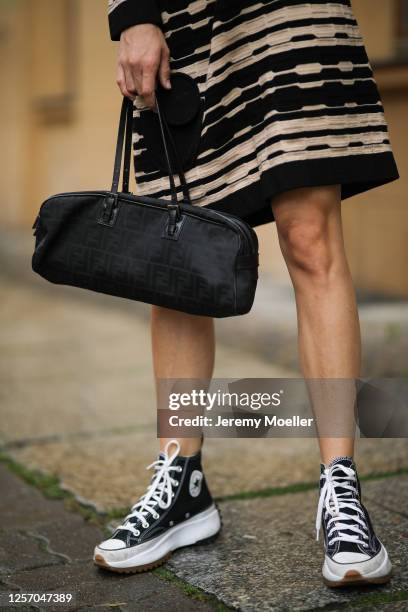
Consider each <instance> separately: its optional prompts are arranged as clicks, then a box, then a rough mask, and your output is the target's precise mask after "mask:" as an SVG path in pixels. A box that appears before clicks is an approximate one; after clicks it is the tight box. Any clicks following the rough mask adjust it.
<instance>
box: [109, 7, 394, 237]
mask: <svg viewBox="0 0 408 612" xmlns="http://www.w3.org/2000/svg"><path fill="white" fill-rule="evenodd" d="M108 11H109V24H110V32H111V38H112V39H113V40H118V39H119V37H120V33H121V31H123V30H124V29H126V28H127V27H130V26H131V25H135V24H137V23H146V22H147V23H155V24H157V25H159V26H160V27H161V28H162V30H163V32H164V34H165V37H166V40H167V43H168V46H169V48H170V54H171V63H170V65H171V70H172V72H177V71H181V72H185V73H187V74H189V75H190V76H192V77H193V78H194V79H195V81H196V83H197V84H198V87H199V90H200V94H201V96H202V97H203V98H204V101H205V102H204V104H205V106H204V109H205V110H204V117H203V124H202V132H201V141H200V146H199V151H198V156H197V158H196V161H195V164H194V167H192V168H190V169H189V170H188V171H187V173H186V179H187V181H188V184H189V186H190V192H191V196H192V200H193V203H194V204H196V205H198V206H207V205H208V206H210V207H213V208H217V209H222V210H225V211H227V212H230V213H233V214H236V215H239V216H241V217H243V218H245V220H246V221H248V222H249V223H250V224H251V225H253V226H255V225H259V224H262V223H266V222H268V221H272V220H273V216H272V212H271V207H270V200H271V198H272V197H273V196H274V195H276V194H278V193H280V192H283V191H286V190H289V189H293V188H296V187H305V186H314V185H315V186H316V185H324V184H341V187H342V198H343V199H344V198H347V197H349V196H352V195H354V194H357V193H361V192H363V191H366V190H368V189H371V188H373V187H376V186H379V185H382V184H385V183H387V182H389V181H392V180H394V179H396V178H398V171H397V167H396V164H395V160H394V157H393V153H392V149H391V146H390V141H389V135H388V128H387V124H386V120H385V117H384V112H383V107H382V103H381V99H380V96H379V93H378V89H377V86H376V83H375V80H374V78H373V73H372V70H371V66H370V63H369V60H368V57H367V54H366V51H365V47H364V43H363V41H362V38H361V33H360V30H359V27H358V24H357V23H356V20H355V17H354V14H353V10H352V7H351V4H350V0H332V1H331V2H327V1H326V0H309V2H302V1H301V0H258V1H257V0H255V1H249V0H195V1H193V2H189V1H188V0H109V9H108ZM151 112H152V111H151V110H148V109H147V108H146V107H145V106H144V104H143V101H142V99H141V98H139V97H138V98H137V99H136V101H135V114H134V116H135V134H134V149H135V155H136V158H135V159H136V182H137V186H138V187H137V190H138V193H140V194H142V195H155V196H159V197H166V196H168V195H169V189H168V180H167V179H166V176H165V174H164V173H163V172H162V171H161V170H160V169H158V168H151V167H149V168H146V167H144V165H143V152H144V150H145V143H144V139H143V137H142V135H141V133H140V132H141V130H140V131H139V130H138V125H140V122H143V118H144V116H145V114H146V113H151Z"/></svg>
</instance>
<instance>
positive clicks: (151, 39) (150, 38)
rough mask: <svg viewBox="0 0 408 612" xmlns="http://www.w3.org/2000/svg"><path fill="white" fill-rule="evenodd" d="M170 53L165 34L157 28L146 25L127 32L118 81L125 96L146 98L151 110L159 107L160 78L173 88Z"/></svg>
mask: <svg viewBox="0 0 408 612" xmlns="http://www.w3.org/2000/svg"><path fill="white" fill-rule="evenodd" d="M169 57H170V52H169V48H168V46H167V43H166V40H165V38H164V35H163V32H162V31H161V30H160V28H158V27H157V26H155V25H153V24H150V23H143V24H139V25H135V26H132V27H131V28H127V29H126V30H124V31H123V32H122V34H121V37H120V43H119V57H118V68H117V78H116V82H117V84H118V86H119V89H120V91H121V92H122V94H123V95H124V96H127V97H128V98H131V99H132V100H134V99H135V97H136V95H137V94H138V95H140V96H142V97H143V99H144V101H145V103H146V104H147V106H149V107H150V108H152V109H153V108H154V106H155V97H154V90H155V85H156V79H157V77H158V78H159V79H160V83H161V84H162V85H163V87H165V88H166V89H170V87H171V84H170V64H169Z"/></svg>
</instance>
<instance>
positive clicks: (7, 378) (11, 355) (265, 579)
mask: <svg viewBox="0 0 408 612" xmlns="http://www.w3.org/2000/svg"><path fill="white" fill-rule="evenodd" d="M16 261H17V260H16ZM19 266H20V264H19ZM26 268H27V269H26V273H27V274H26V276H24V273H22V272H21V268H19V270H20V271H19V270H15V271H14V272H13V270H12V267H11V268H10V267H9V268H8V273H7V275H6V276H3V277H2V278H0V283H1V287H2V293H3V296H4V297H3V300H2V302H1V304H0V318H1V321H2V325H1V327H0V351H1V354H2V356H3V358H2V360H1V362H0V388H1V408H0V430H1V431H0V450H1V451H2V453H3V458H4V461H5V464H6V465H8V466H10V467H12V468H13V469H14V470H15V471H16V472H18V473H19V474H21V476H22V477H24V478H25V479H26V480H28V481H30V482H32V483H34V485H35V486H36V487H38V488H40V489H41V490H43V491H44V492H45V493H46V494H47V495H52V496H57V497H61V498H65V505H63V504H62V502H61V503H59V504H57V503H56V502H52V504H51V506H50V505H49V503H51V502H48V501H47V500H44V499H43V498H42V497H41V495H40V494H39V493H38V492H36V491H35V489H32V488H29V489H27V487H26V485H22V484H21V483H19V482H18V481H16V480H15V477H10V476H9V475H8V474H7V472H6V471H4V470H3V471H2V478H3V481H2V483H1V484H0V486H2V492H3V491H4V492H5V493H7V496H6V495H4V494H3V496H2V504H3V506H2V507H1V508H0V511H1V514H2V522H1V525H0V527H1V528H2V529H3V532H2V533H1V541H0V570H1V571H2V576H0V580H1V581H2V586H1V585H0V589H3V591H4V590H6V591H7V590H8V589H10V588H12V586H13V584H14V585H15V588H16V589H17V588H19V589H23V590H27V589H33V588H34V585H35V586H36V587H37V589H39V590H52V589H55V590H58V589H60V590H62V587H65V586H66V588H68V587H71V588H72V589H75V591H76V593H77V595H78V597H79V596H81V597H82V599H81V600H80V601H79V604H78V606H77V609H80V608H81V606H82V609H87V610H88V609H89V610H97V609H98V610H99V609H101V608H100V607H99V606H102V609H104V608H103V606H105V608H106V609H112V607H113V608H114V609H115V607H116V608H117V609H120V610H122V609H123V610H140V609H142V608H146V609H147V610H161V609H164V608H165V607H166V608H167V609H168V608H169V607H170V609H180V610H188V609H191V610H195V609H196V608H197V609H200V608H199V607H197V606H198V603H197V602H201V603H200V605H201V606H204V607H203V608H202V609H208V606H213V607H214V606H215V607H216V608H218V609H223V608H222V606H226V607H227V608H235V609H240V610H246V611H253V610H290V611H292V610H318V609H330V610H337V609H338V610H341V609H345V608H346V609H350V610H353V609H360V608H361V607H363V606H365V607H366V608H368V609H370V610H372V609H380V608H383V607H384V606H385V605H387V606H388V608H386V609H390V610H398V609H401V610H402V609H404V606H405V609H406V606H407V605H408V603H407V602H408V567H407V557H408V553H407V547H408V538H407V534H408V514H407V512H406V508H407V507H408V479H407V468H408V452H407V451H408V449H407V442H406V440H403V439H392V440H387V439H379V440H366V439H362V440H359V441H358V447H357V462H358V465H359V470H360V473H361V474H362V475H363V476H365V478H366V480H368V481H366V482H364V484H363V492H364V495H365V500H366V502H367V505H368V507H369V509H370V510H371V512H372V516H373V519H374V522H375V525H376V527H377V530H378V533H379V535H380V537H381V539H382V540H383V541H384V543H385V544H386V545H387V547H388V548H389V550H390V553H391V555H392V560H393V563H394V567H395V578H394V580H393V581H392V583H391V584H390V585H388V586H384V587H380V588H367V589H357V588H356V589H352V590H350V591H342V590H341V591H332V590H329V589H327V588H326V587H324V586H323V584H322V583H321V580H320V566H321V560H322V552H321V549H320V548H319V546H318V545H317V544H316V542H315V540H314V538H315V534H314V513H315V510H316V503H317V491H316V487H317V479H318V472H319V457H318V452H317V445H316V441H315V440H312V439H306V438H305V439H291V440H287V439H257V440H256V441H255V440H251V439H241V440H240V439H235V440H234V439H225V440H220V439H208V440H206V443H205V447H204V461H205V469H206V474H207V477H208V481H209V484H210V487H211V489H212V492H213V494H214V495H215V496H216V497H217V499H218V501H219V504H220V507H221V512H222V514H223V519H224V531H223V534H222V536H221V537H220V538H219V540H218V541H217V542H216V543H215V544H212V545H208V546H206V547H200V548H196V549H191V550H187V549H186V550H183V551H179V552H177V553H175V554H174V555H173V557H172V558H171V559H170V561H169V562H168V563H167V564H166V565H165V566H164V567H163V568H162V569H161V570H160V571H158V572H155V573H154V574H152V575H148V576H130V577H125V578H124V579H122V578H119V579H117V577H116V581H115V580H114V577H111V576H109V577H102V576H99V574H98V575H96V574H95V571H96V570H95V569H94V568H93V566H92V564H91V563H90V555H91V553H92V549H93V546H94V544H95V543H96V542H97V541H98V540H99V539H100V536H101V531H100V527H101V526H103V525H104V524H105V523H109V522H111V521H112V520H114V521H116V520H118V519H119V517H121V515H122V514H123V512H124V511H125V509H126V507H128V506H129V505H130V504H131V503H132V502H134V501H135V500H136V499H137V497H138V496H139V495H140V494H141V493H142V492H144V490H145V487H146V485H147V483H148V478H149V475H148V474H147V473H146V472H145V470H144V467H145V466H146V465H148V464H149V463H151V461H152V460H153V458H154V455H155V453H156V449H157V441H156V439H155V435H156V431H155V418H156V416H155V409H154V392H153V380H152V373H151V356H150V339H149V331H148V326H147V325H146V318H145V313H146V309H144V307H140V306H139V305H137V304H133V303H122V302H120V301H119V300H115V299H114V298H109V297H107V296H97V295H88V294H87V293H86V292H81V291H78V290H75V289H69V288H61V287H56V286H52V285H49V284H47V283H45V281H44V282H43V281H41V279H36V278H35V277H34V276H33V275H29V274H28V268H29V266H28V264H27V265H26ZM292 375H293V371H291V370H288V369H285V368H283V367H281V366H280V365H279V366H278V365H275V364H274V362H273V361H271V360H266V359H265V358H264V357H263V355H262V354H260V353H256V352H254V351H253V350H252V349H251V347H248V350H245V349H244V348H243V346H241V347H240V348H239V347H238V345H235V346H234V347H233V346H231V345H230V346H226V345H225V344H222V343H221V344H220V346H219V348H218V352H217V360H216V371H215V376H216V377H233V378H239V377H252V376H253V377H257V378H259V377H285V376H292ZM32 496H34V497H32ZM42 504H45V505H46V506H47V507H46V508H45V506H44V508H45V509H42V508H43V505H42ZM37 505H38V507H39V508H40V510H38V511H37V510H36V508H37ZM67 506H68V507H70V508H74V509H75V510H76V511H77V514H73V513H72V512H70V513H69V514H67V510H66V507H67ZM38 513H39V514H38ZM42 513H43V514H42ZM81 515H82V516H81ZM83 516H84V517H85V518H86V519H88V520H87V522H84V518H83ZM3 517H5V518H6V519H7V520H3ZM89 519H91V521H93V522H95V521H96V522H97V523H98V525H99V527H98V528H97V527H95V526H91V524H90V522H89ZM31 521H32V522H31ZM36 521H37V522H36ZM10 530H12V531H10ZM28 532H30V533H34V534H36V536H38V537H37V539H36V537H33V536H32V535H30V533H28ZM63 536H64V537H63ZM65 536H66V537H65ZM41 538H43V539H41ZM44 538H45V539H44ZM38 542H39V543H40V547H39V548H38ZM41 542H42V543H43V544H44V546H42V545H41ZM19 551H20V552H19ZM50 551H52V552H50ZM54 553H55V554H54ZM66 557H67V558H69V559H70V560H71V561H68V560H67V559H66ZM33 559H34V561H33ZM64 559H65V561H64ZM46 568H47V569H46ZM160 572H161V573H160ZM165 579H166V581H164V580H165ZM101 580H102V581H103V582H101ZM158 580H160V582H157V581H158ZM170 587H171V588H170ZM174 588H176V589H177V590H178V591H177V593H175V591H174V590H173V589H174ZM122 589H123V590H122ZM179 591H180V592H179ZM147 592H150V593H151V596H152V598H153V602H152V601H151V598H149V597H148V596H147V595H145V594H146V593H147ZM203 592H204V593H205V594H206V595H203ZM98 593H99V594H100V596H99V595H98ZM188 593H189V594H190V595H192V596H193V599H187V600H185V597H187V595H186V594H188ZM96 595H98V596H97V597H96ZM190 595H189V596H190ZM138 597H142V599H141V600H140V601H139V600H138V599H137V598H138ZM197 597H198V599H197ZM172 601H174V603H173V604H172ZM135 602H137V603H135ZM152 605H153V606H154V605H156V607H149V606H152ZM108 606H109V607H108ZM138 606H139V607H138ZM183 606H184V607H183ZM185 606H187V607H185ZM224 609H225V607H224Z"/></svg>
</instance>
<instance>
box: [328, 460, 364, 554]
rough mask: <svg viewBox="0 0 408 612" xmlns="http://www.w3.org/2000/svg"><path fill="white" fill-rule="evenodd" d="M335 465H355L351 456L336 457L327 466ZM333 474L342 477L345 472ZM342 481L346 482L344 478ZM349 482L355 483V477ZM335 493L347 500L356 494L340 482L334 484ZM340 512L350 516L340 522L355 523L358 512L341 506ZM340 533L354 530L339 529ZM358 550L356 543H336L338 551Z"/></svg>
mask: <svg viewBox="0 0 408 612" xmlns="http://www.w3.org/2000/svg"><path fill="white" fill-rule="evenodd" d="M335 466H344V467H347V468H351V469H353V470H355V465H354V461H353V459H352V457H336V458H335V459H333V460H332V461H331V462H330V464H329V466H328V467H329V468H333V467H334V468H335ZM333 476H341V477H344V476H345V474H344V472H343V471H342V470H336V469H334V470H333ZM343 482H347V481H346V480H345V481H343ZM349 482H353V484H355V478H350V479H349ZM336 493H337V495H339V496H341V498H342V500H343V501H347V499H352V498H354V499H355V498H356V497H357V496H356V495H355V494H354V495H350V494H349V492H348V490H347V489H345V488H344V487H342V486H341V484H340V483H339V484H337V486H336ZM342 494H345V495H342ZM341 512H342V513H343V514H348V515H349V516H350V519H349V520H347V519H343V520H342V521H341V522H342V524H343V525H348V524H349V525H355V520H354V517H355V516H358V512H357V511H356V510H354V509H352V508H344V507H342V508H341ZM341 531H342V533H344V534H348V535H355V532H354V531H352V530H350V529H347V528H344V527H343V529H342V530H341ZM346 551H347V552H360V549H359V547H358V546H357V544H355V543H353V542H347V541H342V542H339V543H338V552H346Z"/></svg>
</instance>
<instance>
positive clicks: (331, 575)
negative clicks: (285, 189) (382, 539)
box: [323, 544, 392, 587]
mask: <svg viewBox="0 0 408 612" xmlns="http://www.w3.org/2000/svg"><path fill="white" fill-rule="evenodd" d="M391 571H392V565H391V562H390V560H389V558H388V553H387V551H386V549H385V547H384V546H383V545H382V544H381V549H380V552H379V553H378V554H377V555H376V556H375V557H373V558H372V559H367V561H360V562H358V563H338V562H336V561H333V560H332V559H330V557H327V556H326V557H325V560H324V563H323V580H324V582H325V584H327V586H330V587H342V586H347V585H359V584H384V583H385V582H388V581H389V579H390V578H391Z"/></svg>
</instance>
